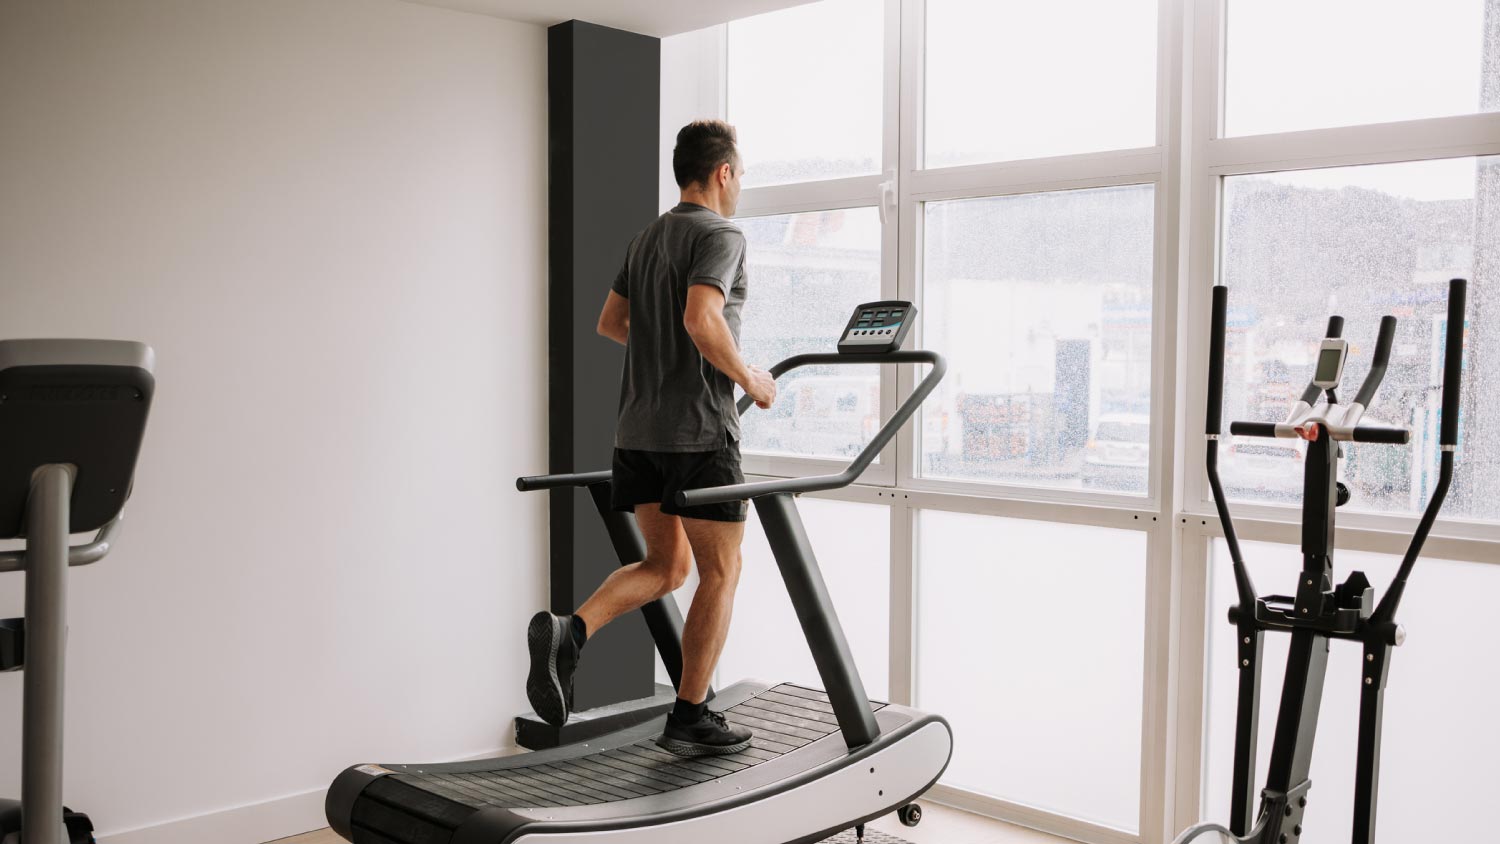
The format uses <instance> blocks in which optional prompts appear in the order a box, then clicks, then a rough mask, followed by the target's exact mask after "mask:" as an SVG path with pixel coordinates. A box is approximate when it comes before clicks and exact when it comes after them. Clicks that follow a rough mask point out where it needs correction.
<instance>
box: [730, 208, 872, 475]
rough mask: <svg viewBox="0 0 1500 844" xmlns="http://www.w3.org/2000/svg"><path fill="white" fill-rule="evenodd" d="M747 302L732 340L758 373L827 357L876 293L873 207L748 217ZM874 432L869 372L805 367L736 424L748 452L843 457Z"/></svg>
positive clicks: (869, 368) (741, 223) (869, 369)
mask: <svg viewBox="0 0 1500 844" xmlns="http://www.w3.org/2000/svg"><path fill="white" fill-rule="evenodd" d="M735 222H736V223H737V224H738V225H739V227H740V228H741V229H742V230H744V232H745V239H746V241H747V242H748V253H747V257H746V272H747V273H748V275H749V278H750V298H749V301H748V302H747V303H746V305H745V309H744V312H743V324H742V326H741V330H740V344H741V347H742V350H743V353H744V356H745V360H746V361H748V362H750V363H753V364H756V365H758V366H760V367H763V368H765V369H770V368H771V365H772V364H774V363H776V362H777V361H780V360H783V359H785V358H789V357H791V356H792V355H799V354H804V353H807V352H832V351H835V350H836V349H837V348H838V338H839V334H840V333H841V332H842V331H843V330H844V325H845V323H847V322H848V320H849V315H850V314H852V313H853V312H854V308H855V306H856V305H859V304H860V303H862V302H871V301H875V300H877V299H879V298H881V297H880V216H879V214H878V212H877V211H876V210H875V209H874V208H850V209H843V210H838V211H816V212H813V213H808V214H782V215H778V216H774V217H749V218H744V219H740V220H736V221H735ZM879 428H880V372H879V367H875V366H808V367H803V368H801V369H797V370H794V371H792V372H790V373H788V374H787V375H784V376H782V377H781V378H779V379H777V398H776V403H775V404H774V405H772V406H771V409H770V410H760V409H759V408H752V409H750V410H749V411H748V412H746V414H745V416H744V422H743V434H744V438H745V440H744V444H743V448H744V449H745V450H746V451H753V452H758V453H762V454H792V455H801V456H805V457H806V456H815V457H833V458H843V457H848V456H850V455H853V454H856V453H858V452H859V450H860V449H861V448H863V447H864V445H865V443H867V442H869V441H870V437H871V436H873V435H874V433H875V431H876V430H878V429H879Z"/></svg>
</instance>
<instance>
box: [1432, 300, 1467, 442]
mask: <svg viewBox="0 0 1500 844" xmlns="http://www.w3.org/2000/svg"><path fill="white" fill-rule="evenodd" d="M1468 289H1469V283H1468V282H1467V281H1465V280H1463V279H1461V278H1455V279H1453V280H1452V281H1450V282H1448V343H1447V346H1446V348H1445V349H1444V351H1443V431H1442V438H1441V439H1440V440H1439V442H1441V443H1442V444H1443V445H1458V409H1459V386H1460V384H1461V383H1462V381H1463V372H1464V305H1465V298H1466V295H1467V293H1468Z"/></svg>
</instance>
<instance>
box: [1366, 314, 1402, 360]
mask: <svg viewBox="0 0 1500 844" xmlns="http://www.w3.org/2000/svg"><path fill="white" fill-rule="evenodd" d="M1395 342H1396V318H1395V317H1393V316H1383V317H1381V318H1380V334H1379V336H1377V337H1376V338H1375V360H1374V362H1373V363H1372V364H1371V365H1372V366H1385V365H1386V364H1388V363H1390V362H1391V345H1392V344H1393V343H1395Z"/></svg>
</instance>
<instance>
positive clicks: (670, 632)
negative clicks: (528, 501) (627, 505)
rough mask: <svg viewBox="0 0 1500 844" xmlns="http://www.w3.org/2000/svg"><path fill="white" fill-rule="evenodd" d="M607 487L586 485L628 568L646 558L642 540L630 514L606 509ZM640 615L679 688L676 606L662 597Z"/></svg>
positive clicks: (679, 621) (679, 618)
mask: <svg viewBox="0 0 1500 844" xmlns="http://www.w3.org/2000/svg"><path fill="white" fill-rule="evenodd" d="M610 484H611V482H610V481H601V482H598V483H591V484H589V485H588V490H589V497H590V498H591V499H593V501H594V509H595V510H597V511H599V519H600V520H601V521H603V522H604V530H605V531H606V532H607V533H608V534H609V541H610V543H611V544H612V545H614V548H615V556H616V557H618V558H619V560H620V565H622V566H628V565H630V564H632V563H638V562H640V561H642V560H644V559H646V538H645V537H644V536H642V535H641V528H640V525H639V524H637V523H636V520H635V516H634V515H633V514H631V513H626V512H621V511H619V510H616V509H614V508H613V507H612V506H610V491H611V486H610ZM641 615H642V616H644V617H645V619H646V629H647V630H650V631H651V638H652V640H653V641H655V642H656V653H657V654H658V655H660V656H661V664H662V666H663V667H665V668H666V669H667V676H669V677H671V678H672V688H673V689H680V688H682V611H681V610H680V609H678V607H677V599H675V598H673V597H672V596H671V595H663V596H662V597H660V598H657V599H656V600H654V601H650V602H647V603H645V604H643V605H641ZM712 692H713V689H709V693H710V694H712Z"/></svg>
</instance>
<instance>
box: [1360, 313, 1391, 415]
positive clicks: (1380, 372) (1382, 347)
mask: <svg viewBox="0 0 1500 844" xmlns="http://www.w3.org/2000/svg"><path fill="white" fill-rule="evenodd" d="M1395 340H1396V318H1395V317H1393V316H1383V317H1381V318H1380V333H1379V334H1378V335H1377V336H1376V338H1375V358H1374V360H1372V361H1371V362H1370V371H1369V372H1368V373H1366V374H1365V381H1364V383H1363V384H1360V385H1359V392H1358V393H1356V394H1355V395H1354V403H1355V404H1357V405H1360V406H1361V407H1369V406H1370V402H1371V401H1373V400H1374V399H1375V391H1376V390H1378V389H1380V382H1381V381H1384V380H1385V370H1386V367H1387V366H1388V365H1389V364H1390V362H1391V345H1392V344H1393V343H1394V342H1395Z"/></svg>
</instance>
